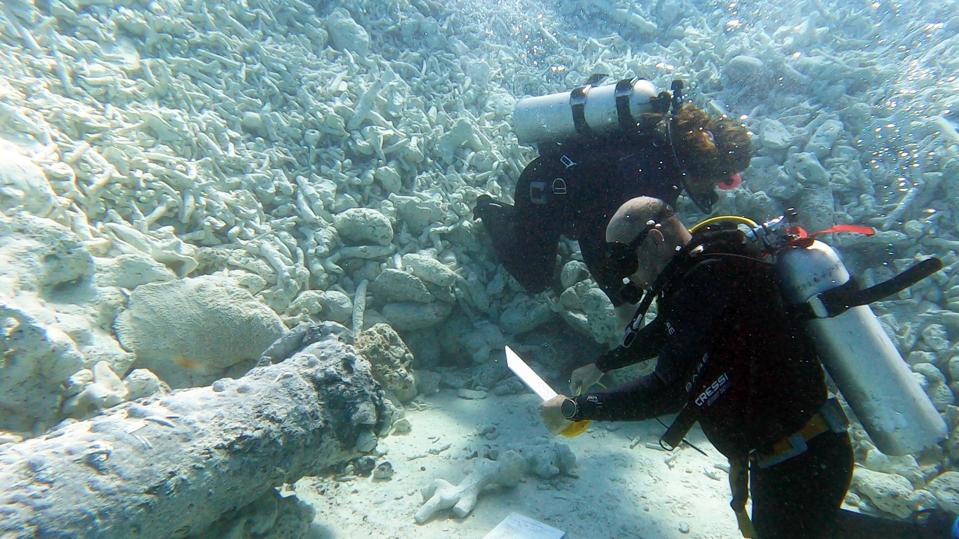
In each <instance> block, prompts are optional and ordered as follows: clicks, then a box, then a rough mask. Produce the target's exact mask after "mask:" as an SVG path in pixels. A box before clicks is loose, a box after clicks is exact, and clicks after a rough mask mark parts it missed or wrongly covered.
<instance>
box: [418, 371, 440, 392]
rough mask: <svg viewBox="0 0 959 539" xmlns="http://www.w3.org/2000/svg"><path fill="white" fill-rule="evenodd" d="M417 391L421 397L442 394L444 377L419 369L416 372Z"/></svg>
mask: <svg viewBox="0 0 959 539" xmlns="http://www.w3.org/2000/svg"><path fill="white" fill-rule="evenodd" d="M414 378H415V379H416V390H417V391H418V392H419V393H420V394H421V395H435V394H437V393H439V392H440V381H441V380H442V376H441V375H440V373H438V372H434V371H428V370H425V369H417V370H416V371H414Z"/></svg>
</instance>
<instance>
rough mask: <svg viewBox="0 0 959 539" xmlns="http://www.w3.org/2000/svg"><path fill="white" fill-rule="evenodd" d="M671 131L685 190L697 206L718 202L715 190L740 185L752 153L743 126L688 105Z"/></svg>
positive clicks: (679, 113)
mask: <svg viewBox="0 0 959 539" xmlns="http://www.w3.org/2000/svg"><path fill="white" fill-rule="evenodd" d="M671 131H672V133H671V138H672V144H673V148H675V150H676V157H677V159H678V160H679V163H680V166H681V167H683V168H684V169H685V172H686V178H685V187H686V190H687V191H688V192H689V195H690V197H692V198H693V200H694V201H696V202H697V204H698V205H700V206H704V205H705V206H707V207H708V206H710V205H711V203H712V202H713V201H715V199H716V193H715V188H716V187H718V188H720V189H733V188H735V187H736V186H738V185H739V182H740V181H741V180H740V177H739V173H740V172H741V171H742V170H744V169H745V168H746V167H748V166H749V159H750V157H751V152H752V149H751V145H750V142H749V132H748V131H746V128H745V127H744V126H743V125H742V124H740V123H738V122H734V121H733V120H730V119H729V118H726V117H722V118H719V119H718V120H714V119H712V118H710V117H709V115H708V114H706V113H705V112H704V111H702V110H701V109H698V108H696V107H695V106H694V105H692V104H690V103H686V104H684V105H683V106H682V108H680V109H679V112H678V113H677V115H676V119H675V121H674V123H673V124H672V127H671ZM700 201H703V202H707V203H706V204H702V203H700Z"/></svg>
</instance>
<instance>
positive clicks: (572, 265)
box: [559, 260, 589, 290]
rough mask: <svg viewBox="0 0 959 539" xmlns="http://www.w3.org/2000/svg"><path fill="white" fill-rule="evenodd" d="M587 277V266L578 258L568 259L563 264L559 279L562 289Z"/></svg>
mask: <svg viewBox="0 0 959 539" xmlns="http://www.w3.org/2000/svg"><path fill="white" fill-rule="evenodd" d="M586 279H589V268H587V267H586V264H585V263H583V262H581V261H579V260H570V261H569V262H567V263H566V264H564V265H563V270H562V271H561V272H560V275H559V280H560V282H561V283H562V284H563V290H566V289H567V288H569V287H571V286H573V285H575V284H576V283H578V282H580V281H584V280H586Z"/></svg>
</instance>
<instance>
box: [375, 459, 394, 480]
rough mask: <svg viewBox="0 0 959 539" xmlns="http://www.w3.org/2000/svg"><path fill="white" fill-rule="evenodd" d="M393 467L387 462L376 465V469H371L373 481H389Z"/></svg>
mask: <svg viewBox="0 0 959 539" xmlns="http://www.w3.org/2000/svg"><path fill="white" fill-rule="evenodd" d="M394 473H395V471H394V470H393V465H392V464H390V462H389V461H383V462H381V463H379V464H377V465H376V468H374V469H373V480H374V481H389V480H390V479H392V478H393V474H394Z"/></svg>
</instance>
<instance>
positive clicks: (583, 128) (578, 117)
mask: <svg viewBox="0 0 959 539" xmlns="http://www.w3.org/2000/svg"><path fill="white" fill-rule="evenodd" d="M590 88H592V86H591V85H589V84H587V85H586V86H580V87H579V88H576V89H575V90H573V91H572V92H570V93H569V107H570V109H571V110H572V112H573V127H575V128H576V132H577V133H579V134H580V135H582V136H584V137H589V136H592V134H593V130H592V129H590V128H589V126H588V125H587V124H586V96H587V95H588V94H589V89H590Z"/></svg>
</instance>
